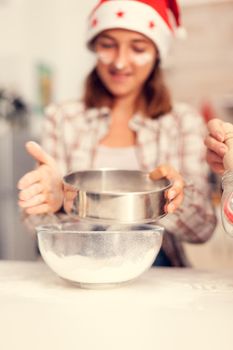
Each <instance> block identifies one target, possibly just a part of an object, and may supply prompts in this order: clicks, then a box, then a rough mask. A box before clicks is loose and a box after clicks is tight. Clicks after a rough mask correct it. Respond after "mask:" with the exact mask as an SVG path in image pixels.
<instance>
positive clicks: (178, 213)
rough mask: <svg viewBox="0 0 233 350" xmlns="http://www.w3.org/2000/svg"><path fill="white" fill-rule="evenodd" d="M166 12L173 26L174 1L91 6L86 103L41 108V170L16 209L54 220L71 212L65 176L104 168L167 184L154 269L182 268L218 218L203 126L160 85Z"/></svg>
mask: <svg viewBox="0 0 233 350" xmlns="http://www.w3.org/2000/svg"><path fill="white" fill-rule="evenodd" d="M168 7H169V8H168ZM169 11H171V12H172V13H173V15H174V18H175V20H176V25H177V26H179V24H180V18H179V9H178V6H177V4H176V2H175V1H166V0H164V1H162V0H144V1H141V0H140V1H136V0H135V1H133V0H131V1H126V0H125V1H124V0H121V1H120V0H119V1H116V0H114V1H113V0H102V1H100V2H99V3H98V5H97V6H96V7H95V9H94V10H93V11H92V13H91V15H90V17H89V21H88V39H87V45H88V47H89V49H91V50H92V51H93V52H94V53H95V55H96V66H95V67H94V69H93V70H92V71H91V73H90V74H89V76H88V77H87V80H86V85H85V89H84V97H83V100H82V101H71V102H69V103H65V104H61V105H56V106H55V105H52V106H49V107H48V108H47V118H46V121H45V127H44V129H43V130H44V133H43V149H42V148H41V147H40V146H39V145H37V144H35V143H33V142H29V143H27V145H26V148H27V150H28V152H29V153H30V154H31V155H32V156H33V157H34V158H35V159H36V160H37V161H38V162H39V164H40V165H39V166H38V168H37V169H36V170H34V171H32V172H30V173H28V174H26V175H25V176H24V177H23V178H22V179H21V180H20V181H19V184H18V188H19V189H20V193H19V205H20V207H21V208H23V210H24V211H25V213H26V214H27V215H31V216H32V215H38V214H47V213H50V214H51V213H53V214H54V215H57V216H58V213H59V211H60V209H61V207H62V206H64V208H65V210H66V211H67V212H68V211H69V210H70V208H71V206H72V201H73V198H74V195H75V194H74V192H72V190H71V189H67V188H65V189H64V188H63V186H62V175H64V174H66V173H68V172H71V171H77V170H82V169H97V168H102V167H108V168H109V167H111V168H120V169H139V170H144V171H148V172H151V177H152V178H153V179H157V178H161V177H167V178H169V179H171V180H172V182H173V186H172V187H171V188H170V190H169V191H168V192H167V194H166V196H167V204H166V211H167V212H168V213H173V214H171V215H167V216H166V217H165V218H163V219H162V220H161V222H160V223H161V224H162V225H163V226H164V227H165V231H166V232H165V235H164V240H163V247H162V250H161V252H160V255H159V257H158V260H157V261H156V264H158V265H167V266H186V265H187V264H188V262H187V259H186V258H185V255H184V251H183V249H182V241H187V242H193V243H200V242H205V241H206V240H207V239H208V238H209V237H210V236H211V234H212V232H213V230H214V227H215V224H216V219H215V215H214V211H213V207H212V204H211V201H210V196H209V184H208V167H207V164H206V163H205V149H204V145H203V136H204V132H205V126H204V123H203V120H202V118H201V117H200V116H199V115H198V114H197V113H196V112H195V111H194V110H192V109H191V108H190V107H188V106H187V105H185V104H175V103H173V102H172V99H171V97H170V93H169V91H168V89H167V87H166V85H165V83H164V80H163V75H162V70H161V63H162V62H163V60H164V59H165V58H166V56H167V53H168V49H169V46H170V42H171V40H172V37H173V36H174V29H173V28H172V26H171V23H170V22H169V18H170V17H169V15H168V12H169ZM184 188H185V191H184ZM183 197H184V198H183ZM181 202H182V205H181ZM50 217H51V216H50ZM161 259H162V260H161Z"/></svg>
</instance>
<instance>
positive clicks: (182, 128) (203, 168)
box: [160, 108, 217, 243]
mask: <svg viewBox="0 0 233 350" xmlns="http://www.w3.org/2000/svg"><path fill="white" fill-rule="evenodd" d="M175 118H176V122H177V130H179V131H178V132H179V135H178V136H177V138H178V143H179V147H178V148H179V155H178V158H179V166H180V169H177V170H178V171H179V172H180V173H181V175H182V176H183V178H184V180H185V189H184V200H183V203H182V205H181V206H180V207H179V208H178V209H177V210H176V212H175V213H174V214H168V215H167V216H165V217H164V218H162V219H161V220H160V224H162V225H163V226H164V227H165V230H166V231H168V232H170V233H172V234H174V235H175V236H176V237H177V238H179V239H181V240H184V241H187V242H189V243H202V242H205V241H207V240H208V239H209V238H210V236H211V235H212V233H213V232H214V229H215V226H216V221H217V219H216V216H215V210H214V207H213V203H212V201H211V188H210V183H209V181H208V178H209V174H210V169H209V167H208V165H207V162H206V157H205V155H206V149H205V146H204V142H203V140H204V135H205V133H206V127H205V124H204V121H203V118H202V117H201V116H200V115H199V114H198V113H197V112H195V111H194V110H192V109H190V108H183V109H182V111H181V112H180V113H179V115H176V116H175Z"/></svg>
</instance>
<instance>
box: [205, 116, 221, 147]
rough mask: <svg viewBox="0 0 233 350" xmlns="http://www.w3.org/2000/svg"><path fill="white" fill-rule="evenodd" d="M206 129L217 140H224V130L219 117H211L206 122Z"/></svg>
mask: <svg viewBox="0 0 233 350" xmlns="http://www.w3.org/2000/svg"><path fill="white" fill-rule="evenodd" d="M207 127H208V131H209V133H210V135H212V136H213V137H214V138H215V139H216V140H217V141H219V142H224V140H225V130H224V126H223V121H222V120H220V119H216V118H215V119H211V120H210V121H209V122H208V124H207Z"/></svg>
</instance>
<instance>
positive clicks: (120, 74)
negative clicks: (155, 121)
mask: <svg viewBox="0 0 233 350" xmlns="http://www.w3.org/2000/svg"><path fill="white" fill-rule="evenodd" d="M94 50H95V53H96V55H97V66H96V69H97V72H98V75H99V77H100V79H101V80H102V82H103V83H104V85H105V86H106V88H107V89H108V90H109V91H110V92H111V93H112V94H113V95H114V96H115V97H123V96H127V95H135V96H136V95H138V93H140V91H141V89H142V88H143V85H144V83H145V81H146V80H147V78H148V77H149V75H150V73H151V72H152V70H153V68H154V66H155V63H156V60H157V58H158V54H157V49H156V47H155V45H154V44H153V43H152V41H151V40H150V39H148V38H146V37H145V36H144V35H142V34H140V33H137V32H134V31H129V30H125V29H112V30H106V31H104V32H102V33H101V34H100V35H99V36H98V37H97V38H96V40H95V43H94Z"/></svg>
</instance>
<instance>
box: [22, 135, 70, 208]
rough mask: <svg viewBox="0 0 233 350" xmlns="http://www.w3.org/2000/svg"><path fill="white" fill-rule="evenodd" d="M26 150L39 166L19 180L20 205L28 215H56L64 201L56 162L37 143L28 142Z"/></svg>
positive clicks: (60, 177)
mask: <svg viewBox="0 0 233 350" xmlns="http://www.w3.org/2000/svg"><path fill="white" fill-rule="evenodd" d="M26 149H27V151H28V153H29V154H30V155H31V156H32V157H33V158H34V159H35V160H36V161H37V162H38V163H39V165H38V167H37V168H36V170H33V171H31V172H29V173H27V174H25V175H24V176H23V177H22V178H21V179H20V180H19V182H18V186H17V187H18V189H19V190H20V192H19V195H18V199H19V200H18V204H19V206H20V207H21V208H23V209H24V210H25V212H26V213H27V214H34V215H36V214H48V213H55V212H57V211H58V210H59V209H60V208H61V207H62V205H63V199H64V190H63V182H62V176H61V174H60V172H59V170H58V168H57V165H56V162H55V160H54V159H53V158H52V157H51V156H50V155H49V154H47V153H46V152H45V151H44V150H43V149H42V148H41V147H40V146H39V145H38V144H37V143H35V142H32V141H30V142H27V143H26Z"/></svg>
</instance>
